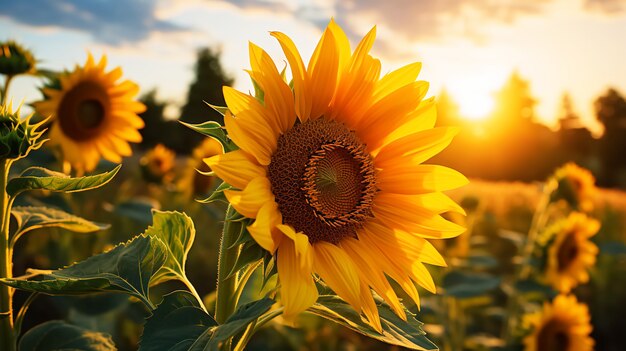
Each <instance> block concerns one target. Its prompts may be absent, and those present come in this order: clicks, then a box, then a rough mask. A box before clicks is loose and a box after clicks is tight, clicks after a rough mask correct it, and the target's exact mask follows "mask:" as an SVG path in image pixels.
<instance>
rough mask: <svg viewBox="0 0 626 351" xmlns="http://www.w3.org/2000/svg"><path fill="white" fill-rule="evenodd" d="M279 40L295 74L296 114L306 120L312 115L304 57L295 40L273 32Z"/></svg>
mask: <svg viewBox="0 0 626 351" xmlns="http://www.w3.org/2000/svg"><path fill="white" fill-rule="evenodd" d="M270 34H271V35H272V36H273V37H274V38H276V39H277V40H278V42H279V43H280V46H281V47H282V49H283V52H284V53H285V56H286V57H287V61H288V62H289V67H291V75H292V76H293V90H294V93H295V96H296V115H297V116H298V118H300V121H302V122H305V121H307V120H308V119H309V117H310V115H311V99H310V98H309V96H311V88H310V86H309V81H308V74H307V72H306V69H305V67H304V63H303V62H302V57H300V53H299V52H298V49H297V48H296V45H295V44H294V43H293V41H292V40H291V39H290V38H289V37H288V36H286V35H285V34H283V33H280V32H271V33H270Z"/></svg>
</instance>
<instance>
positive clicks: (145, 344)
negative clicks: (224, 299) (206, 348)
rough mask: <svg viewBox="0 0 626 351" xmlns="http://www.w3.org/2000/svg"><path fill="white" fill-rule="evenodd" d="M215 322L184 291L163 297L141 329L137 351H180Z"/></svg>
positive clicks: (213, 325)
mask: <svg viewBox="0 0 626 351" xmlns="http://www.w3.org/2000/svg"><path fill="white" fill-rule="evenodd" d="M215 326H217V322H216V321H215V320H214V319H213V318H212V317H211V316H209V315H208V314H207V313H206V312H204V311H203V310H202V308H201V307H200V306H199V305H198V301H197V300H196V298H195V297H194V296H193V295H192V294H190V293H188V292H186V291H174V292H173V293H171V294H169V295H166V296H165V297H164V298H163V301H162V302H161V303H160V304H159V306H158V307H157V309H156V310H154V312H153V314H152V317H150V318H148V319H147V321H146V324H145V326H144V330H143V334H142V335H141V340H140V341H139V351H152V350H154V351H159V350H170V351H182V350H189V349H190V347H191V346H192V344H194V342H195V341H196V339H198V338H199V337H200V336H201V335H202V334H203V333H204V332H205V331H206V330H208V329H209V328H211V327H215Z"/></svg>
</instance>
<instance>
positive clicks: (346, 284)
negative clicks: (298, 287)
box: [313, 241, 361, 312]
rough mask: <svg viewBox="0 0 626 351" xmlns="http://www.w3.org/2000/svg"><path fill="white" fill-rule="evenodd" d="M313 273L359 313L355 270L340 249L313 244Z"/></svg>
mask: <svg viewBox="0 0 626 351" xmlns="http://www.w3.org/2000/svg"><path fill="white" fill-rule="evenodd" d="M313 253H314V258H313V267H314V268H313V271H314V272H316V273H317V274H318V275H319V276H320V277H321V278H322V279H323V280H324V282H325V283H326V284H328V286H329V287H330V288H331V289H333V291H334V292H336V293H337V295H339V296H340V297H341V298H343V299H344V300H346V302H348V303H349V304H350V305H351V306H352V307H353V308H354V309H355V310H356V311H358V312H360V311H361V286H360V284H361V283H360V281H359V273H358V271H357V268H356V266H355V264H354V262H353V261H352V259H351V258H350V256H348V254H347V253H346V252H345V251H344V250H343V249H341V248H339V247H337V246H335V245H333V244H331V243H328V242H325V241H319V242H316V243H315V244H313Z"/></svg>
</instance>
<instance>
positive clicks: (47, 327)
mask: <svg viewBox="0 0 626 351" xmlns="http://www.w3.org/2000/svg"><path fill="white" fill-rule="evenodd" d="M19 350H20V351H71V350H83V351H114V350H117V349H116V348H115V345H114V344H113V340H111V336H109V335H107V334H103V333H98V332H95V331H91V330H88V329H85V328H81V327H78V326H75V325H71V324H67V323H65V322H63V321H50V322H46V323H43V324H40V325H38V326H36V327H34V328H32V329H31V330H29V331H28V332H27V333H26V334H24V336H22V339H21V340H20V345H19Z"/></svg>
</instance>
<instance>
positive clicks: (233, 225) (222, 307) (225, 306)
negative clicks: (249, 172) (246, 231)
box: [215, 205, 242, 324]
mask: <svg viewBox="0 0 626 351" xmlns="http://www.w3.org/2000/svg"><path fill="white" fill-rule="evenodd" d="M234 214H235V210H234V209H233V208H232V207H231V206H230V205H229V206H228V209H227V210H226V217H225V218H226V220H225V221H224V230H223V232H222V240H221V243H220V252H219V256H218V262H217V292H216V293H217V296H216V298H215V320H216V321H217V323H219V324H223V323H224V322H226V319H228V317H230V315H232V314H233V312H234V311H235V306H237V301H236V297H235V292H236V288H237V280H238V278H239V274H238V273H235V274H232V275H230V276H228V275H229V273H230V271H231V270H232V268H233V267H234V265H235V263H236V262H237V258H238V256H239V251H240V246H239V245H237V246H235V247H232V246H233V244H234V243H235V241H236V240H237V237H238V236H239V233H240V231H241V226H242V223H240V222H235V221H232V220H229V219H230V218H232V217H233V215H234Z"/></svg>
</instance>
